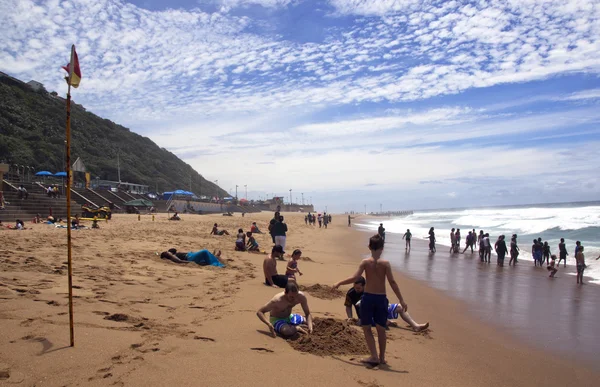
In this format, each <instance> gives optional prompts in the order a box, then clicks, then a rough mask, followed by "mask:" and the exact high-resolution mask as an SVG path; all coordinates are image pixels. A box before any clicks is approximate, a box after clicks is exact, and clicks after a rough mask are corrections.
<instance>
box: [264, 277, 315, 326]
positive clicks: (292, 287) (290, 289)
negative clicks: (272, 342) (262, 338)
mask: <svg viewBox="0 0 600 387" xmlns="http://www.w3.org/2000/svg"><path fill="white" fill-rule="evenodd" d="M298 304H300V305H301V306H302V311H303V312H304V314H305V315H306V318H304V317H302V316H301V315H299V314H292V309H293V308H294V306H296V305H298ZM267 312H268V313H269V314H270V318H269V319H268V320H267V317H266V316H265V313H267ZM256 315H257V316H258V318H259V319H260V321H262V322H263V323H264V324H265V325H266V326H267V327H269V331H271V335H272V336H273V337H277V334H279V335H280V336H282V337H284V338H286V337H291V336H294V335H295V334H296V333H307V332H306V331H305V330H304V329H303V328H301V325H305V324H306V325H307V326H308V333H312V332H313V321H312V315H311V314H310V309H309V308H308V300H307V299H306V296H305V295H304V293H302V292H301V291H299V290H298V286H297V285H296V283H295V282H289V283H288V284H287V285H286V287H285V291H283V292H281V293H278V294H276V295H275V297H273V298H272V299H271V301H269V302H268V303H267V304H266V305H265V306H263V307H262V308H260V309H259V310H258V311H257V312H256Z"/></svg>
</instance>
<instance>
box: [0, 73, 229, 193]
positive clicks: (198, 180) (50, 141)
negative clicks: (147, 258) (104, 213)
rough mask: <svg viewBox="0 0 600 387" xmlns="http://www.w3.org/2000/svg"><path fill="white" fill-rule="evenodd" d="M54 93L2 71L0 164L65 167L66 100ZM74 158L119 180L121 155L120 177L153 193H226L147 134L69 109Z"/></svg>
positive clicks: (93, 173) (98, 174) (80, 109)
mask: <svg viewBox="0 0 600 387" xmlns="http://www.w3.org/2000/svg"><path fill="white" fill-rule="evenodd" d="M53 94H55V93H52V94H49V93H48V92H46V91H45V90H38V91H34V90H33V89H32V88H31V87H29V86H27V85H26V84H24V83H22V82H19V81H16V80H14V79H11V78H9V77H6V76H2V74H0V162H2V161H4V162H8V163H10V164H19V165H25V166H32V167H35V168H36V170H49V171H52V172H57V171H61V170H63V169H64V168H63V167H61V165H62V160H63V150H64V142H65V120H66V113H65V101H64V100H63V99H61V98H59V97H57V96H56V95H53ZM71 130H72V131H71V139H72V141H71V157H72V160H73V161H74V160H76V159H77V157H80V158H81V160H82V161H83V162H84V164H85V166H86V168H87V170H88V172H90V173H91V176H92V179H96V178H97V177H98V178H100V179H103V180H113V181H117V180H118V177H117V154H119V155H120V156H119V157H120V163H121V181H124V182H129V183H137V184H146V185H149V186H150V190H151V191H154V190H155V189H156V186H157V183H158V190H159V191H160V192H163V191H170V190H173V189H185V190H188V189H189V186H190V173H191V176H192V177H191V180H192V191H193V192H194V193H196V194H197V195H211V196H215V195H218V196H220V197H223V196H228V195H227V192H225V191H224V190H223V189H221V188H219V187H218V186H216V185H215V184H214V183H212V182H209V181H207V180H205V179H204V178H203V177H202V176H201V175H200V174H199V173H198V172H196V171H194V170H193V169H192V168H191V166H190V165H188V164H186V163H185V162H183V161H182V160H180V159H179V158H178V157H177V156H175V155H174V154H173V153H171V152H169V151H168V150H166V149H164V148H160V147H159V146H158V145H156V144H155V143H154V142H152V141H151V140H150V139H149V138H147V137H143V136H140V135H138V134H136V133H133V132H131V131H130V130H129V129H127V128H125V127H123V126H121V125H118V124H115V123H114V122H112V121H109V120H106V119H103V118H100V117H98V116H96V115H95V114H92V113H89V112H86V111H85V109H84V108H83V107H81V106H79V105H75V104H72V109H71Z"/></svg>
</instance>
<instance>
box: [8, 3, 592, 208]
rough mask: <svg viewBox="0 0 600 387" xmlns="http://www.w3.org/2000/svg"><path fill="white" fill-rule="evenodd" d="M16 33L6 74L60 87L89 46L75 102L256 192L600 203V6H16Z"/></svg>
mask: <svg viewBox="0 0 600 387" xmlns="http://www.w3.org/2000/svg"><path fill="white" fill-rule="evenodd" d="M72 15H77V17H71V16H72ZM0 32H1V33H0V70H1V71H4V72H8V73H10V74H12V75H14V76H17V77H19V78H21V79H25V80H29V79H36V80H38V81H40V82H43V83H44V84H45V85H46V87H47V89H49V90H56V91H57V92H59V93H64V92H65V90H64V89H65V87H64V82H63V81H62V77H63V74H62V70H61V69H60V65H62V64H63V63H64V62H66V61H67V60H68V55H69V47H70V44H71V43H75V44H76V45H77V50H78V53H79V57H80V63H81V68H82V72H83V80H82V85H81V87H80V88H79V89H77V90H76V91H75V92H74V99H75V100H76V101H77V102H79V103H83V104H84V105H85V106H86V107H87V108H88V110H91V111H93V112H95V113H96V114H98V115H100V116H103V117H106V118H109V119H111V120H113V121H116V122H118V123H121V124H123V125H125V126H128V127H130V128H131V129H132V130H134V131H135V132H137V133H140V134H142V135H144V136H147V137H149V138H151V139H152V140H154V141H155V142H157V143H158V144H159V145H160V146H163V147H165V148H167V149H169V150H171V151H173V152H174V153H175V154H177V155H178V156H179V157H181V158H182V159H183V160H185V161H186V162H188V163H190V164H191V165H192V166H193V167H194V168H195V169H196V170H197V171H199V172H200V173H202V174H203V175H204V176H205V177H206V178H207V179H210V180H216V179H218V180H219V185H221V186H222V187H223V188H224V189H226V190H229V189H230V188H232V187H235V185H236V184H237V185H239V186H243V185H248V190H249V191H248V196H249V198H258V197H259V196H261V197H264V196H265V195H267V194H269V195H270V194H272V193H276V194H279V195H282V196H284V195H285V196H286V197H289V189H290V188H291V189H292V190H293V191H292V192H293V197H294V200H296V197H298V199H299V200H300V198H301V193H304V198H305V200H308V198H310V197H312V201H313V203H314V204H315V205H317V206H318V207H319V209H324V207H325V206H328V209H329V210H330V211H347V210H357V211H359V210H364V205H365V204H366V205H367V209H368V210H377V209H379V205H380V204H383V208H384V209H420V208H441V207H465V206H484V205H501V204H521V203H540V202H555V201H575V200H595V199H598V196H599V195H598V194H599V192H600V178H599V176H600V148H599V146H598V145H600V124H599V122H600V78H599V74H600V4H599V3H598V2H597V1H595V0H571V1H563V0H519V1H517V0H493V1H478V2H468V1H431V0H429V1H427V0H426V1H417V0H378V1H376V0H321V1H308V0H209V1H203V0H198V1H191V0H172V1H169V2H168V3H167V2H165V1H158V0H135V1H122V0H69V1H59V0H54V1H52V0H50V1H30V0H0ZM240 192H241V191H240ZM240 196H241V195H240Z"/></svg>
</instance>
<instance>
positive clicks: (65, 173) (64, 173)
mask: <svg viewBox="0 0 600 387" xmlns="http://www.w3.org/2000/svg"><path fill="white" fill-rule="evenodd" d="M54 176H56V177H67V172H56V173H55V174H54Z"/></svg>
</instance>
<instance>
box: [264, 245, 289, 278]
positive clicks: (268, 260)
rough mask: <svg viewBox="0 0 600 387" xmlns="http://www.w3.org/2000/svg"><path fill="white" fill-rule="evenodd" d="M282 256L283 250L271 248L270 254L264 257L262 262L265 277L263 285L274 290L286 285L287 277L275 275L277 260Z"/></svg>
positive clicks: (275, 247)
mask: <svg viewBox="0 0 600 387" xmlns="http://www.w3.org/2000/svg"><path fill="white" fill-rule="evenodd" d="M282 256H283V248H282V247H281V246H273V249H272V250H271V254H269V255H268V256H267V257H265V260H264V261H263V273H264V275H265V285H267V286H272V287H274V288H277V287H279V288H285V287H286V286H287V284H288V277H287V276H285V275H282V274H277V261H276V259H277V258H281V257H282Z"/></svg>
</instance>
